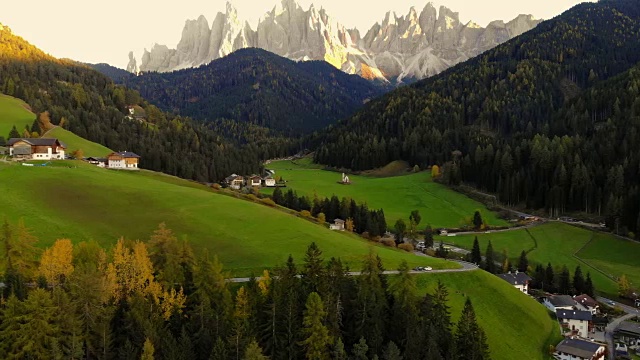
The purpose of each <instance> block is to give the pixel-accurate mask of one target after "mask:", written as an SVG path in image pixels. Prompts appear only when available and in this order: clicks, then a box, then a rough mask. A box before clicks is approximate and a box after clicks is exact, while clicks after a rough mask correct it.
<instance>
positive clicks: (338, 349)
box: [331, 338, 347, 360]
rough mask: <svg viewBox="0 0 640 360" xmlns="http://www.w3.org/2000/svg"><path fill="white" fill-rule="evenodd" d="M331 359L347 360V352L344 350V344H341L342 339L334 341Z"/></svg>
mask: <svg viewBox="0 0 640 360" xmlns="http://www.w3.org/2000/svg"><path fill="white" fill-rule="evenodd" d="M331 359H333V360H347V352H346V351H345V350H344V343H343V342H342V338H338V341H336V344H335V345H334V347H333V351H332V352H331Z"/></svg>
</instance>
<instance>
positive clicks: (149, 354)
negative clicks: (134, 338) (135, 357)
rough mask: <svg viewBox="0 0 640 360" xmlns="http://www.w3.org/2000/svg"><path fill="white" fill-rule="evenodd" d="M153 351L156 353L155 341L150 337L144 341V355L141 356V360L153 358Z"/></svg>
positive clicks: (151, 359)
mask: <svg viewBox="0 0 640 360" xmlns="http://www.w3.org/2000/svg"><path fill="white" fill-rule="evenodd" d="M153 353H155V349H154V348H153V343H152V342H151V340H149V338H147V339H146V340H145V341H144V345H143V346H142V355H141V356H140V360H153V359H154V357H153Z"/></svg>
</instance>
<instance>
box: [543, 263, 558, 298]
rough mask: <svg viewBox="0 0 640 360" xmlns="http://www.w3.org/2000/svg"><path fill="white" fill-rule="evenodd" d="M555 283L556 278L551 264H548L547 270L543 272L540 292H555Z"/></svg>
mask: <svg viewBox="0 0 640 360" xmlns="http://www.w3.org/2000/svg"><path fill="white" fill-rule="evenodd" d="M555 281H556V278H555V274H554V271H553V266H551V263H548V264H547V269H546V270H545V275H544V282H543V283H542V290H544V291H547V292H551V293H553V292H555V289H556V285H555Z"/></svg>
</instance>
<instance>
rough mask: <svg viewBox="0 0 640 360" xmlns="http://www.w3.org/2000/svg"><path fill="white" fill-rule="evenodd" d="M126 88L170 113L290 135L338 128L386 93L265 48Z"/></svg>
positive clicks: (134, 81)
mask: <svg viewBox="0 0 640 360" xmlns="http://www.w3.org/2000/svg"><path fill="white" fill-rule="evenodd" d="M126 84H127V85H128V86H129V87H131V88H133V89H136V90H139V91H140V93H141V94H142V95H143V96H144V97H145V98H146V99H148V100H149V101H151V102H152V103H154V104H156V105H158V106H159V107H160V108H162V109H164V110H167V111H170V112H175V113H177V114H181V115H184V116H191V117H193V118H194V119H197V120H203V121H213V120H220V119H228V120H233V121H236V122H245V123H250V124H253V125H258V126H261V127H266V128H269V129H272V130H276V131H278V132H279V133H283V134H286V135H299V134H301V133H303V132H309V131H312V130H318V129H321V128H324V127H326V126H327V125H330V124H333V123H335V122H336V121H338V120H340V119H342V118H345V117H347V116H350V115H351V114H353V113H354V112H355V111H356V110H357V109H359V108H360V107H362V106H363V104H364V102H365V101H366V100H368V99H371V98H373V97H376V96H378V95H380V94H382V93H383V90H384V89H383V88H381V87H379V86H378V85H375V84H374V83H372V82H369V81H367V80H365V79H363V78H361V77H359V76H356V75H347V74H345V73H343V72H342V71H340V70H338V69H336V68H334V67H333V66H331V65H329V64H328V63H325V62H322V61H310V62H300V63H296V62H294V61H291V60H288V59H285V58H283V57H280V56H277V55H275V54H272V53H270V52H267V51H264V50H260V49H243V50H239V51H237V52H235V53H233V54H231V55H229V56H227V57H225V58H222V59H218V60H215V61H213V62H211V63H210V64H209V65H203V66H201V67H199V68H196V69H186V70H180V71H176V72H172V73H148V74H144V75H142V76H137V77H132V78H129V79H128V80H127V81H126Z"/></svg>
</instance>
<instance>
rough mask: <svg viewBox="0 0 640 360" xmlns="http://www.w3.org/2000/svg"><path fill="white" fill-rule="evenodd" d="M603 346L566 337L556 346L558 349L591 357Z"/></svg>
mask: <svg viewBox="0 0 640 360" xmlns="http://www.w3.org/2000/svg"><path fill="white" fill-rule="evenodd" d="M601 346H603V345H600V344H598V343H594V342H591V341H586V340H580V339H564V340H562V341H561V342H560V344H558V346H556V351H557V352H563V353H567V354H571V355H574V356H577V357H581V358H585V359H591V358H592V357H593V355H595V353H596V352H597V351H598V349H600V347H601Z"/></svg>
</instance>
